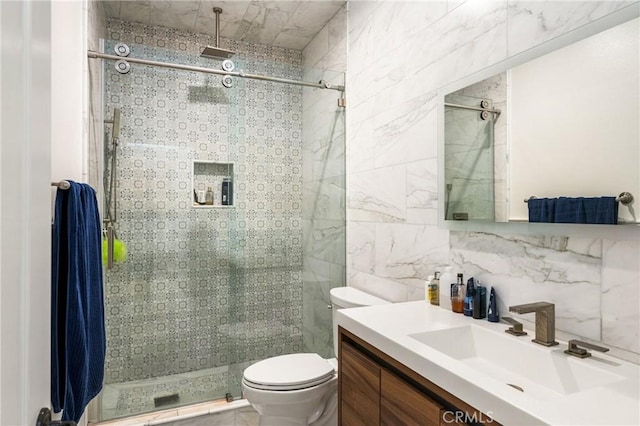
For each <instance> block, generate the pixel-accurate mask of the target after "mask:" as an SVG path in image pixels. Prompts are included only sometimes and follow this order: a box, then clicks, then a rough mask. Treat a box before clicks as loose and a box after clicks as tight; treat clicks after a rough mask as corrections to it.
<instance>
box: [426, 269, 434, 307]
mask: <svg viewBox="0 0 640 426" xmlns="http://www.w3.org/2000/svg"><path fill="white" fill-rule="evenodd" d="M431 281H433V275H429V276H428V277H427V280H426V281H425V282H424V300H426V301H427V302H431Z"/></svg>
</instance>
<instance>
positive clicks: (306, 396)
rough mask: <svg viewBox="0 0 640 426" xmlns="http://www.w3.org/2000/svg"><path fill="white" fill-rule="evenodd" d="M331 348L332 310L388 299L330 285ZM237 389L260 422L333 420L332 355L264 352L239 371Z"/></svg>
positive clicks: (329, 423)
mask: <svg viewBox="0 0 640 426" xmlns="http://www.w3.org/2000/svg"><path fill="white" fill-rule="evenodd" d="M330 298H331V304H332V307H333V311H332V316H333V352H334V353H335V354H336V357H337V356H338V324H337V321H336V317H337V312H336V311H337V310H338V309H342V308H353V307H358V306H371V305H380V304H386V303H389V302H387V301H386V300H383V299H380V298H378V297H375V296H372V295H370V294H367V293H365V292H363V291H360V290H357V289H355V288H352V287H336V288H333V289H331V291H330ZM242 392H243V393H244V397H245V398H246V399H247V400H248V401H249V403H251V405H252V406H253V408H255V410H256V411H257V412H258V414H259V415H260V417H259V419H260V420H259V425H260V426H294V425H295V426H303V425H313V426H335V425H337V424H338V410H337V408H338V361H337V360H336V358H331V359H324V358H322V357H321V356H320V355H318V354H313V353H303V354H290V355H282V356H276V357H273V358H267V359H265V360H262V361H259V362H257V363H255V364H253V365H251V366H250V367H248V368H247V369H246V370H245V371H244V376H243V377H242Z"/></svg>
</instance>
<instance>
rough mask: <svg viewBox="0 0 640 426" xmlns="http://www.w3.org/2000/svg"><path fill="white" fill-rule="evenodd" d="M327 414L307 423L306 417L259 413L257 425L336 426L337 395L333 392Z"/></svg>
mask: <svg viewBox="0 0 640 426" xmlns="http://www.w3.org/2000/svg"><path fill="white" fill-rule="evenodd" d="M326 410H327V413H330V414H328V415H324V416H320V418H319V419H318V420H316V421H315V422H313V423H307V419H303V418H300V419H295V418H291V417H279V416H265V415H262V414H260V415H259V417H258V426H338V395H337V394H334V395H333V396H332V398H331V400H330V401H328V404H327V407H326Z"/></svg>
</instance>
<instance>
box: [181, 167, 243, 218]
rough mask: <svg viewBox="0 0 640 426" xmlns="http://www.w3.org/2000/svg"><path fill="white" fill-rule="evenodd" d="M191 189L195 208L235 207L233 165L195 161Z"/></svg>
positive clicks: (192, 204) (192, 202)
mask: <svg viewBox="0 0 640 426" xmlns="http://www.w3.org/2000/svg"><path fill="white" fill-rule="evenodd" d="M191 187H192V190H191V206H192V207H193V208H204V209H206V208H229V207H233V205H234V198H235V194H234V191H235V185H234V179H233V163H220V162H216V161H203V160H194V161H193V167H192V184H191Z"/></svg>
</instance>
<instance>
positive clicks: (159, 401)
mask: <svg viewBox="0 0 640 426" xmlns="http://www.w3.org/2000/svg"><path fill="white" fill-rule="evenodd" d="M249 364H250V363H238V364H231V365H225V366H221V367H213V368H206V369H202V370H196V371H190V372H185V373H179V374H173V375H168V376H161V377H153V378H148V379H140V380H132V381H127V382H121V383H108V384H105V385H104V388H103V389H102V392H101V394H100V396H99V400H98V401H97V403H96V404H95V408H94V412H95V414H96V415H95V416H91V417H90V418H91V419H92V420H93V419H95V420H99V421H102V422H105V421H107V420H115V419H121V418H128V417H131V416H137V415H140V414H144V413H151V414H153V415H155V414H156V413H158V412H159V410H165V409H173V410H174V411H175V410H176V409H179V408H180V407H183V406H187V405H190V404H198V403H201V402H203V401H216V400H221V401H223V402H224V403H225V404H226V403H229V402H230V401H232V400H233V397H236V398H237V397H239V396H240V389H239V387H240V386H239V382H240V379H239V378H240V377H242V371H243V370H244V369H245V368H246V367H247V366H248V365H249ZM236 382H237V383H238V385H237V389H236V391H233V390H230V389H229V385H230V384H233V383H236ZM233 387H235V386H233ZM232 392H233V393H232Z"/></svg>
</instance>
